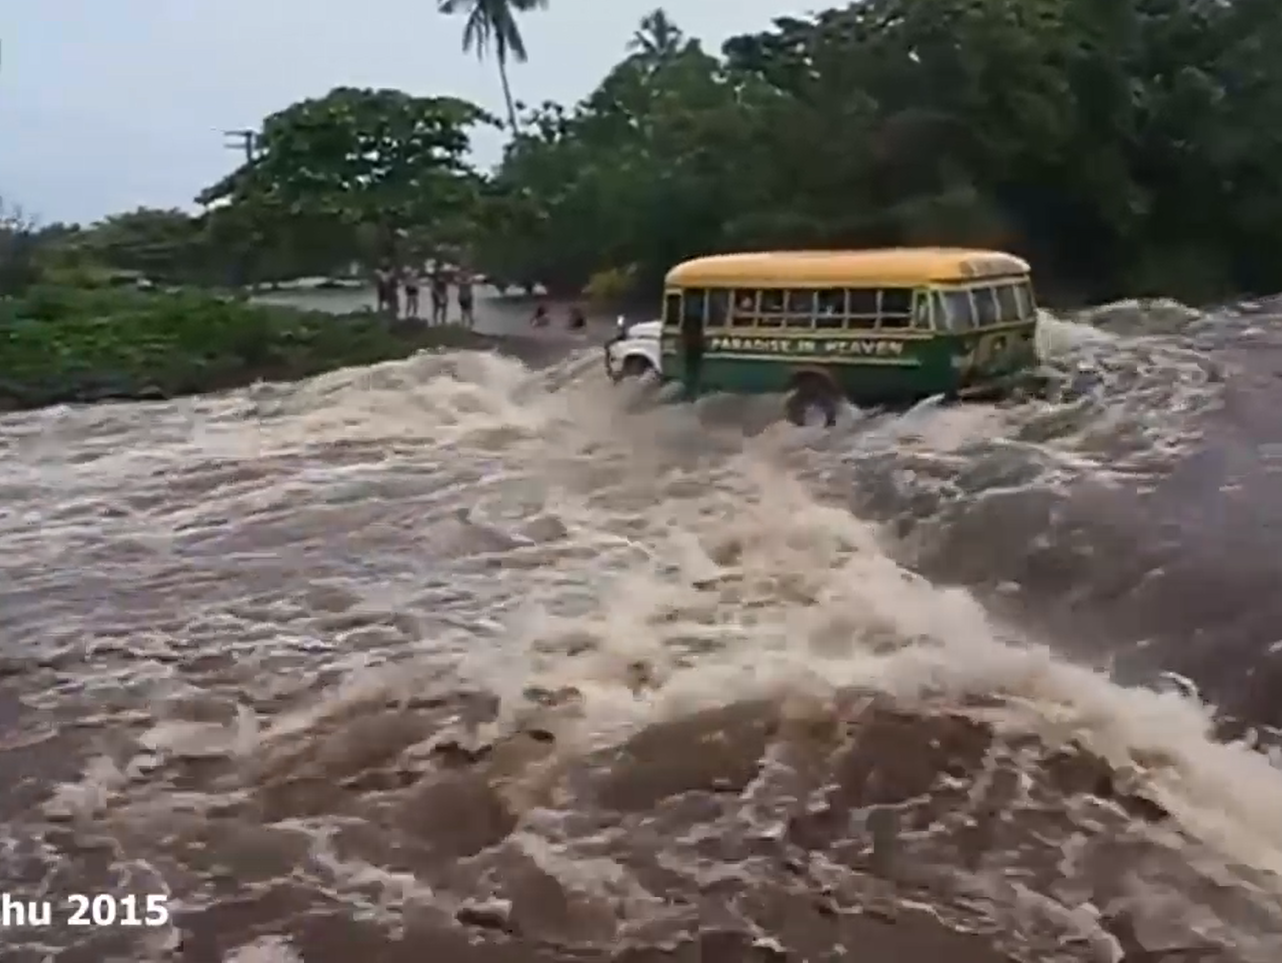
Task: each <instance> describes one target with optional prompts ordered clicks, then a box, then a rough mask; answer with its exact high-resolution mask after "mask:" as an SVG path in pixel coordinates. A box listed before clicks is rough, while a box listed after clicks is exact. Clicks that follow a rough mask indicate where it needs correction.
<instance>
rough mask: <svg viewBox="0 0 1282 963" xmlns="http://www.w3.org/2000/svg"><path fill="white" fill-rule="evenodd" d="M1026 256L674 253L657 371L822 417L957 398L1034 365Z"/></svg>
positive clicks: (1033, 308) (793, 413) (902, 251)
mask: <svg viewBox="0 0 1282 963" xmlns="http://www.w3.org/2000/svg"><path fill="white" fill-rule="evenodd" d="M1036 325H1037V305H1036V302H1035V300H1034V297H1033V285H1032V281H1031V277H1030V270H1029V265H1028V263H1027V262H1026V261H1023V260H1021V259H1020V258H1018V257H1015V256H1014V255H1011V254H1004V253H1002V252H1000V251H983V250H961V249H949V248H897V249H888V250H869V251H763V252H753V253H744V254H720V255H714V256H710V257H700V258H695V259H694V260H690V261H686V262H684V263H682V264H678V265H677V266H676V267H674V268H673V269H672V270H671V271H669V272H668V275H667V278H666V283H665V296H664V309H663V320H662V328H661V335H660V355H661V359H662V363H661V368H662V372H661V373H662V376H663V378H664V379H665V380H679V381H681V382H683V383H684V384H685V386H686V389H687V392H688V393H689V394H691V395H698V394H704V393H709V392H735V393H773V392H785V393H787V394H788V403H787V412H786V414H787V416H788V418H789V419H790V420H792V421H794V422H797V423H803V424H804V423H808V422H812V421H813V420H815V419H816V418H820V419H822V420H823V421H824V422H825V423H827V424H829V425H832V424H834V423H835V422H836V417H837V412H838V410H839V409H840V407H841V405H842V403H843V399H848V400H850V401H852V402H854V403H855V404H857V405H860V406H883V405H897V404H911V403H913V402H915V401H919V400H921V399H923V398H927V397H931V396H933V395H941V394H942V395H946V396H965V395H967V394H970V393H980V392H983V391H986V390H992V389H993V388H994V386H996V385H998V384H1000V383H1003V382H1006V381H1009V380H1011V378H1012V376H1016V375H1018V374H1020V373H1022V372H1026V371H1029V370H1031V369H1032V368H1033V367H1034V366H1035V365H1036V363H1037V356H1036V348H1035V343H1034V336H1035V330H1036Z"/></svg>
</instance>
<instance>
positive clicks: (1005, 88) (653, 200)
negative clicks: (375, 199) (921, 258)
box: [476, 0, 1282, 296]
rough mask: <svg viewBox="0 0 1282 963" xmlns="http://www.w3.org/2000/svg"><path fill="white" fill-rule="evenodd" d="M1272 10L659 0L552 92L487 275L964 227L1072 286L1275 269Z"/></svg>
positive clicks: (640, 265) (633, 266)
mask: <svg viewBox="0 0 1282 963" xmlns="http://www.w3.org/2000/svg"><path fill="white" fill-rule="evenodd" d="M1280 43H1282V7H1279V6H1278V5H1276V4H1269V3H1266V2H1264V0H1235V2H1233V3H1231V4H1230V3H1221V2H1218V0H864V2H860V3H856V4H852V5H850V6H848V7H844V8H840V9H831V10H826V11H823V12H821V13H818V14H816V15H814V16H811V17H804V18H800V17H798V18H791V17H789V18H780V19H778V20H776V21H775V22H774V24H773V25H772V26H771V28H770V29H768V30H764V31H762V32H760V33H757V34H751V35H745V36H740V37H735V38H733V39H731V40H729V41H728V42H727V43H726V44H725V45H724V47H723V49H722V51H721V56H713V55H712V54H710V53H708V52H706V51H705V50H703V49H702V48H701V46H700V45H699V44H698V43H697V42H696V41H693V40H689V39H687V38H685V37H684V36H682V35H681V33H680V31H679V30H677V28H676V27H675V26H674V25H673V24H672V23H671V22H670V21H669V20H668V18H667V17H666V16H664V15H663V14H662V11H657V12H656V14H653V15H651V17H649V18H647V21H646V22H645V23H643V25H642V28H641V31H640V32H639V35H638V37H637V38H636V40H635V41H634V43H633V44H632V45H631V46H630V49H629V50H628V52H627V53H626V56H625V57H624V59H623V60H622V61H621V62H620V63H619V64H618V65H617V66H615V67H614V68H613V70H611V71H610V73H609V74H608V75H607V76H606V77H605V78H604V79H603V80H602V82H601V84H600V85H599V86H598V87H597V89H596V90H595V91H593V92H592V93H591V94H590V95H589V96H588V97H587V98H585V99H584V100H583V101H582V102H581V103H580V104H578V105H576V106H574V107H573V108H570V109H564V108H561V107H557V106H555V105H545V106H544V107H542V108H540V109H538V110H536V111H534V112H532V114H531V116H530V118H529V122H528V123H527V125H526V126H525V128H524V131H523V132H522V133H519V134H518V135H517V136H516V137H515V138H514V139H513V141H512V143H511V145H510V146H509V148H508V150H507V152H506V155H505V157H504V160H503V162H502V164H501V165H500V166H499V168H498V170H497V171H496V172H495V174H494V176H493V177H492V178H491V180H490V181H489V183H488V184H487V192H486V197H485V200H484V202H483V205H482V209H483V212H484V213H483V215H482V216H480V217H479V218H478V223H479V224H480V225H481V228H482V229H481V233H480V236H479V237H478V240H477V245H476V247H477V253H478V257H479V258H480V259H481V262H482V265H483V266H484V267H486V268H487V269H489V270H491V271H492V272H494V273H496V274H499V275H502V276H510V277H521V276H534V277H539V278H546V279H549V280H551V281H554V282H555V283H556V284H557V286H559V287H565V288H575V287H578V286H580V285H582V284H583V283H585V282H587V280H588V279H589V278H590V277H591V276H592V274H593V273H595V272H598V271H601V270H605V269H609V268H627V269H629V270H631V271H632V272H633V274H634V276H635V277H637V278H638V280H639V281H640V282H642V283H645V282H652V281H653V280H654V279H655V278H657V277H658V276H659V275H660V274H661V273H662V271H663V270H664V268H665V267H666V266H667V265H670V264H671V263H672V262H673V261H675V260H678V259H680V258H682V257H685V256H688V255H692V254H695V253H699V252H705V251H713V250H722V249H733V248H743V247H752V246H771V247H775V246H784V245H801V246H819V245H825V246H826V245H854V246H860V245H872V244H892V243H921V242H945V243H946V242H957V243H981V244H991V245H997V246H1002V247H1007V248H1012V249H1014V250H1017V251H1020V252H1023V253H1026V254H1028V255H1030V256H1032V257H1033V258H1034V260H1035V261H1036V262H1037V263H1038V264H1039V266H1040V267H1041V269H1042V273H1043V275H1044V276H1046V277H1048V278H1051V279H1053V281H1054V282H1055V284H1054V286H1057V287H1060V288H1062V289H1063V292H1064V293H1066V294H1067V293H1071V294H1078V295H1092V296H1106V295H1111V294H1114V293H1117V292H1121V291H1124V290H1148V289H1167V290H1180V291H1182V293H1185V294H1187V295H1189V296H1199V295H1202V296H1206V295H1210V294H1213V293H1216V292H1218V291H1219V290H1222V289H1225V288H1230V287H1232V288H1239V289H1260V288H1270V287H1276V286H1277V285H1278V284H1279V283H1282V244H1280V243H1279V242H1282V217H1280V215H1282V129H1279V128H1278V126H1277V125H1276V123H1274V121H1273V118H1275V117H1277V116H1279V115H1278V113H1277V108H1278V107H1279V106H1282V58H1278V57H1277V56H1276V55H1275V54H1273V55H1271V53H1270V52H1273V51H1276V50H1278V49H1282V46H1280Z"/></svg>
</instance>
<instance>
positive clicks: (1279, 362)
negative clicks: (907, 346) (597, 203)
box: [0, 304, 1282, 963]
mask: <svg viewBox="0 0 1282 963" xmlns="http://www.w3.org/2000/svg"><path fill="white" fill-rule="evenodd" d="M1271 310H1272V309H1271V308H1270V307H1269V305H1240V306H1236V307H1234V308H1232V309H1223V310H1217V311H1214V312H1210V313H1199V312H1195V311H1191V310H1188V309H1184V308H1182V307H1179V306H1177V305H1171V304H1156V305H1149V306H1146V307H1144V308H1140V307H1138V306H1136V305H1133V304H1132V305H1124V306H1114V307H1111V308H1108V309H1104V310H1102V311H1099V312H1096V314H1095V315H1094V316H1092V317H1090V318H1088V319H1086V320H1084V321H1083V320H1078V321H1068V320H1056V319H1054V318H1050V317H1047V318H1046V323H1045V324H1044V325H1043V330H1042V340H1043V341H1044V344H1043V349H1044V351H1045V353H1046V354H1047V357H1048V362H1047V363H1048V365H1049V366H1050V367H1051V368H1052V369H1053V370H1054V372H1056V378H1057V382H1056V384H1057V385H1058V386H1059V387H1058V388H1057V389H1056V391H1055V392H1053V393H1052V395H1051V396H1050V397H1049V398H1047V399H1041V400H1037V401H1025V402H1021V403H1006V404H1002V405H994V406H983V405H969V406H961V407H947V406H941V405H938V404H924V405H921V406H919V407H917V408H915V409H914V410H912V411H910V412H907V413H902V414H895V415H890V414H878V413H861V412H856V411H851V412H849V413H847V415H846V417H845V419H844V423H843V425H842V426H841V427H840V428H839V429H837V430H835V431H831V432H828V431H823V430H814V431H811V430H803V429H798V428H793V427H791V426H787V425H782V424H779V423H778V418H777V414H778V411H779V401H778V399H752V400H747V401H745V399H726V398H711V399H706V400H705V401H703V402H701V403H699V404H698V405H693V406H690V405H666V404H655V403H654V402H653V400H652V399H651V398H649V397H647V396H646V395H645V394H644V393H642V392H636V391H632V390H621V389H618V388H614V387H612V386H610V385H609V384H608V383H607V381H606V378H605V375H604V372H603V371H602V365H601V359H600V354H599V349H593V350H580V351H578V352H575V353H572V354H571V355H570V356H568V357H565V358H563V359H562V360H560V361H558V362H556V363H554V364H551V365H542V366H536V367H527V366H526V365H523V364H522V363H520V362H519V361H517V360H515V359H512V358H508V357H503V356H500V355H498V354H488V353H451V354H425V355H422V356H419V357H416V358H413V359H410V360H407V361H404V362H398V363H392V364H384V365H380V366H377V367H373V368H364V369H352V370H345V371H340V372H336V373H333V374H329V375H325V376H322V377H319V378H316V379H314V380H311V381H309V382H305V383H300V384H291V385H257V386H255V387H253V388H251V389H247V390H243V391H237V392H231V393H227V394H223V395H219V396H208V397H201V398H196V399H189V400H184V401H175V402H165V403H145V404H113V405H99V406H93V407H84V408H54V409H47V410H43V411H38V412H34V413H27V414H11V415H5V416H3V417H0V548H2V549H3V551H2V552H0V638H2V639H3V648H0V820H2V826H0V891H2V892H3V893H4V894H9V895H10V896H12V897H15V898H22V899H39V898H45V897H47V898H49V899H52V900H56V901H65V900H66V899H67V897H68V896H69V895H70V894H72V893H83V894H86V895H89V894H93V893H109V894H113V896H114V897H115V898H116V899H117V900H118V899H119V898H121V897H123V896H125V895H127V894H135V895H137V896H138V897H139V898H140V900H139V902H140V905H141V903H142V897H143V896H145V894H164V905H165V907H166V908H167V910H168V913H167V916H168V920H167V921H166V922H165V923H164V925H159V926H156V927H146V926H140V927H121V926H113V927H102V928H93V927H88V928H75V927H69V926H58V925H52V926H47V927H42V926H34V925H25V926H24V925H20V923H21V922H22V921H20V920H16V919H8V920H5V921H4V922H6V923H8V924H9V925H8V926H7V928H6V929H5V932H4V933H3V940H2V942H0V959H2V960H4V961H6V963H9V961H12V963H27V961H32V963H38V961H45V960H52V961H58V963H106V961H110V960H121V961H131V963H144V961H149V960H157V961H161V960H182V961H190V963H223V961H226V963H267V961H276V963H287V961H302V963H331V961H332V963H351V961H354V960H363V961H367V963H384V961H386V963H394V961H404V963H409V961H416V963H417V961H424V960H440V961H448V963H483V961H484V963H505V961H511V963H552V961H578V963H605V961H618V963H651V961H654V963H658V961H672V963H694V961H704V963H743V961H757V960H760V961H767V960H770V961H794V963H821V961H842V960H852V961H853V960H860V961H876V963H882V961H885V963H913V961H919V960H920V961H926V960H931V961H934V960H943V959H947V960H950V961H953V963H995V961H999V960H1006V959H1013V960H1024V961H1042V963H1044V961H1060V960H1063V961H1079V960H1081V961H1085V960H1091V961H1100V963H1119V961H1126V963H1139V961H1141V960H1146V961H1154V963H1156V961H1159V960H1168V959H1169V960H1176V959H1179V960H1192V959H1198V960H1212V961H1226V963H1228V961H1232V963H1239V961H1241V963H1248V961H1249V963H1276V961H1277V960H1278V959H1282V758H1280V756H1279V750H1278V748H1277V738H1276V730H1275V729H1274V728H1273V727H1274V726H1275V725H1278V724H1280V723H1282V591H1280V589H1282V547H1280V546H1282V541H1280V540H1279V536H1280V535H1282V489H1279V487H1278V482H1279V477H1278V475H1277V472H1278V471H1279V469H1280V468H1282V418H1279V415H1278V411H1279V406H1278V400H1279V398H1280V397H1282V383H1280V382H1279V378H1280V377H1282V329H1279V327H1278V323H1279V320H1282V315H1279V316H1278V317H1274V316H1272V315H1271V314H1270V311H1271ZM55 923H56V920H55Z"/></svg>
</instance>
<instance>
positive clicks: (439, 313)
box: [431, 270, 450, 324]
mask: <svg viewBox="0 0 1282 963" xmlns="http://www.w3.org/2000/svg"><path fill="white" fill-rule="evenodd" d="M431 283H432V323H433V324H444V323H445V317H446V312H447V307H448V304H449V295H450V285H449V282H448V281H446V280H445V275H444V274H442V273H441V272H440V271H439V270H437V271H435V272H434V273H433V274H432V282H431Z"/></svg>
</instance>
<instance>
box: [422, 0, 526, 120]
mask: <svg viewBox="0 0 1282 963" xmlns="http://www.w3.org/2000/svg"><path fill="white" fill-rule="evenodd" d="M546 7H547V0H440V2H439V9H440V11H441V13H444V14H451V15H453V14H462V15H464V16H465V17H466V18H467V19H466V20H465V22H464V24H463V52H464V53H468V52H470V51H473V50H474V51H476V55H477V56H478V57H480V58H482V59H483V58H484V57H485V55H486V54H487V53H490V52H493V54H494V60H495V62H496V63H497V64H498V66H499V80H500V81H501V82H502V84H503V103H504V105H505V106H506V107H507V120H508V127H509V129H510V130H511V131H512V133H513V134H515V133H517V113H516V101H515V100H513V98H512V85H511V82H510V81H509V80H508V76H507V64H508V58H511V59H512V60H515V61H516V62H517V63H522V64H523V63H525V62H526V61H527V60H528V59H529V54H528V52H527V51H526V49H525V39H524V38H523V37H522V36H521V28H520V26H519V25H518V24H517V14H520V13H527V12H529V11H531V10H541V9H544V8H546Z"/></svg>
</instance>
